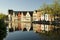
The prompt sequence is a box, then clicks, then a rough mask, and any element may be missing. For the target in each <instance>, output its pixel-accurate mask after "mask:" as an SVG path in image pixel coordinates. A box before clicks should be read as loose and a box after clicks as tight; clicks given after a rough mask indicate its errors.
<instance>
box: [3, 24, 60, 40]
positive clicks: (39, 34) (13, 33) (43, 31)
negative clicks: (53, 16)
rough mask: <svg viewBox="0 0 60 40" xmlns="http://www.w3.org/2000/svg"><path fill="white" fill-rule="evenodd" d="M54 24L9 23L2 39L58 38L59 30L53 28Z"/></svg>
mask: <svg viewBox="0 0 60 40" xmlns="http://www.w3.org/2000/svg"><path fill="white" fill-rule="evenodd" d="M54 27H56V26H54V25H44V24H31V23H21V24H13V23H12V25H11V23H9V25H8V28H7V30H8V31H7V36H6V37H5V38H4V40H60V32H59V30H58V31H56V30H54Z"/></svg>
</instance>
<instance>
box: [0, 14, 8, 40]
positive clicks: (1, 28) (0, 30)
mask: <svg viewBox="0 0 60 40" xmlns="http://www.w3.org/2000/svg"><path fill="white" fill-rule="evenodd" d="M4 18H5V15H3V14H0V40H3V38H4V37H6V34H7V32H6V23H5V22H4Z"/></svg>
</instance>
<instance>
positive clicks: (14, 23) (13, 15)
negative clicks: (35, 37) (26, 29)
mask: <svg viewBox="0 0 60 40" xmlns="http://www.w3.org/2000/svg"><path fill="white" fill-rule="evenodd" d="M8 20H9V22H10V23H9V28H11V27H13V28H14V29H15V28H18V29H20V28H23V24H21V23H24V22H25V23H31V24H30V26H31V25H32V22H33V21H43V20H45V21H54V18H53V16H51V15H50V14H45V13H44V11H43V10H35V11H14V10H8ZM26 25H28V24H26ZM21 26H22V27H21ZM33 26H34V25H33ZM35 26H36V25H35ZM38 27H39V28H40V30H45V29H46V31H48V30H50V29H52V26H50V27H51V28H50V29H49V26H48V25H46V28H45V26H43V25H40V26H39V25H38V26H37V28H38ZM44 28H45V29H44ZM35 30H37V29H35Z"/></svg>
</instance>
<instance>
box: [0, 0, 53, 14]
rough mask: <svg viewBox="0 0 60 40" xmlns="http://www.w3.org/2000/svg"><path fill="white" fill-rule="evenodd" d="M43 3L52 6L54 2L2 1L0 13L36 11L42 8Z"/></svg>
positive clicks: (0, 0) (31, 0)
mask: <svg viewBox="0 0 60 40" xmlns="http://www.w3.org/2000/svg"><path fill="white" fill-rule="evenodd" d="M43 3H46V4H51V3H53V0H0V13H4V14H8V10H9V9H12V10H14V11H34V10H36V9H39V8H41V6H42V5H43Z"/></svg>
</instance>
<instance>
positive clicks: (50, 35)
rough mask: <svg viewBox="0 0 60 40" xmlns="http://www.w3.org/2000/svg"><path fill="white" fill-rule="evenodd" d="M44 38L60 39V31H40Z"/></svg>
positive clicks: (46, 39)
mask: <svg viewBox="0 0 60 40" xmlns="http://www.w3.org/2000/svg"><path fill="white" fill-rule="evenodd" d="M38 34H39V35H40V36H41V38H42V40H60V32H56V31H49V32H46V31H44V32H39V33H38Z"/></svg>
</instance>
